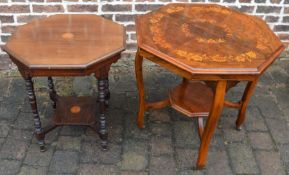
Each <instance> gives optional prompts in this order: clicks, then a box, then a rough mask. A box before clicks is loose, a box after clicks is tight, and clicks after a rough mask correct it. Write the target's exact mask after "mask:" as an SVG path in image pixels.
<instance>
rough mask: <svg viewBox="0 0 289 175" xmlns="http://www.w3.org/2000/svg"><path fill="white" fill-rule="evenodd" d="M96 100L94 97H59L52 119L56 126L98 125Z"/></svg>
mask: <svg viewBox="0 0 289 175" xmlns="http://www.w3.org/2000/svg"><path fill="white" fill-rule="evenodd" d="M95 107H96V98H94V97H59V98H58V100H57V107H56V111H55V113H54V116H53V118H52V121H53V123H54V124H55V125H88V126H92V125H94V124H96V120H95V115H96V108H95Z"/></svg>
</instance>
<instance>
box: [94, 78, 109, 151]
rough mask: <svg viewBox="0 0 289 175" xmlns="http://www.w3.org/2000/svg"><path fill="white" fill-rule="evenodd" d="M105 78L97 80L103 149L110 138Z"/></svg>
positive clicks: (100, 133) (105, 148)
mask: <svg viewBox="0 0 289 175" xmlns="http://www.w3.org/2000/svg"><path fill="white" fill-rule="evenodd" d="M105 80H106V78H98V81H97V86H98V101H99V112H100V114H99V115H100V116H99V136H100V139H101V147H102V149H103V150H107V139H108V131H107V123H106V116H105V114H104V113H105V100H106V98H105V97H106V91H105Z"/></svg>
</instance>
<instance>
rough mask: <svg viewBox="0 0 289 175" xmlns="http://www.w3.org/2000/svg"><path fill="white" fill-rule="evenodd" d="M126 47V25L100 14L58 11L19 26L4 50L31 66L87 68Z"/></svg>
mask: <svg viewBox="0 0 289 175" xmlns="http://www.w3.org/2000/svg"><path fill="white" fill-rule="evenodd" d="M124 49H125V29H124V27H123V26H121V25H119V24H116V23H114V22H112V21H110V20H107V19H105V18H102V17H99V16H96V15H72V14H71V15H54V16H51V17H48V18H45V19H38V20H34V21H33V22H31V23H28V24H26V25H23V26H20V27H18V29H17V31H16V32H15V34H14V35H12V37H11V38H10V39H9V41H8V42H7V44H6V45H5V46H4V50H5V51H7V52H8V53H9V54H10V55H11V56H13V57H14V58H15V59H17V61H19V62H21V63H22V64H24V65H26V66H27V67H29V68H47V67H48V68H51V69H54V68H59V69H63V68H76V69H77V68H85V67H87V66H90V65H92V64H94V63H98V62H101V61H103V60H105V59H106V58H110V57H112V56H113V55H116V54H119V53H120V52H121V51H123V50H124Z"/></svg>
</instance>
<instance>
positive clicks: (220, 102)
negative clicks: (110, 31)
mask: <svg viewBox="0 0 289 175" xmlns="http://www.w3.org/2000/svg"><path fill="white" fill-rule="evenodd" d="M144 58H145V59H148V60H150V61H152V62H154V63H156V64H158V65H160V66H162V67H164V68H166V69H168V70H170V71H171V72H173V73H175V74H177V75H179V76H181V77H183V78H185V79H188V80H202V81H208V80H211V81H216V87H215V93H214V98H213V103H212V107H211V110H210V113H209V116H208V118H207V121H206V124H205V128H204V130H203V132H202V135H201V145H200V147H199V156H198V160H197V168H198V169H201V168H203V167H204V166H205V163H206V157H207V154H208V148H209V144H210V141H211V138H212V136H213V133H214V130H215V128H216V126H217V123H218V121H219V118H220V116H221V112H222V109H223V107H224V106H227V107H232V108H237V109H239V114H238V118H237V120H236V127H237V129H241V125H242V123H243V122H244V120H245V112H246V108H247V106H248V103H249V99H250V97H251V95H252V94H253V91H254V89H255V87H256V84H257V81H258V78H259V76H260V75H259V74H256V75H246V74H238V75H231V74H228V75H217V74H215V75H214V74H203V75H198V74H195V75H193V74H192V73H189V72H187V71H185V70H184V69H181V68H179V67H177V66H175V65H173V64H171V63H169V62H167V61H165V60H163V59H160V58H158V57H156V56H154V55H153V54H150V53H149V52H146V51H145V50H143V49H140V48H139V49H138V51H137V53H136V59H135V73H136V79H137V87H138V93H139V111H138V116H137V125H138V127H139V128H143V120H144V112H145V110H147V109H160V108H163V107H165V106H167V105H169V104H170V102H169V100H164V101H159V102H153V103H147V102H146V101H145V94H144V93H145V92H144V84H143V74H142V63H143V59H144ZM228 81H248V83H247V86H246V88H245V91H244V94H243V97H242V99H241V101H240V102H239V103H233V102H229V101H226V100H225V95H226V87H227V82H228Z"/></svg>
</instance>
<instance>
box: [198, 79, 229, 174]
mask: <svg viewBox="0 0 289 175" xmlns="http://www.w3.org/2000/svg"><path fill="white" fill-rule="evenodd" d="M226 86H227V81H226V80H220V81H218V82H217V86H216V90H215V95H214V100H213V104H212V108H211V111H210V114H209V117H208V119H207V122H206V125H205V129H204V131H203V133H202V136H201V145H200V148H199V156H198V161H197V168H198V169H202V168H204V167H205V164H206V159H207V155H208V150H209V145H210V142H211V138H212V136H213V134H214V130H215V128H216V126H217V123H218V121H219V118H220V116H221V112H222V109H223V105H224V100H225V94H226Z"/></svg>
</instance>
